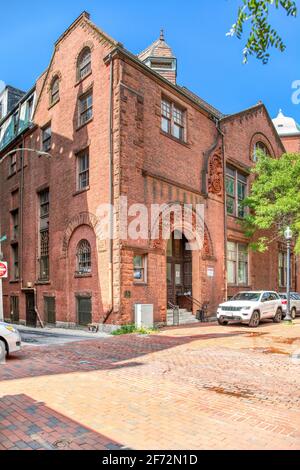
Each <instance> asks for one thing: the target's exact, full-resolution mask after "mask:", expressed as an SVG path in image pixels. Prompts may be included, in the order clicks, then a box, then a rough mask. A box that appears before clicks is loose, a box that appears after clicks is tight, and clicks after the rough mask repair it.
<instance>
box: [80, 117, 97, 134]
mask: <svg viewBox="0 0 300 470" xmlns="http://www.w3.org/2000/svg"><path fill="white" fill-rule="evenodd" d="M93 120H94V116H93V117H91V119H89V120H88V121H86V122H85V123H84V124H80V126H78V127H77V128H76V132H77V131H80V130H81V129H82V128H83V127H85V126H87V125H88V124H89V123H90V122H92V121H93Z"/></svg>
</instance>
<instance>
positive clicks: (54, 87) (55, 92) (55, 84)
mask: <svg viewBox="0 0 300 470" xmlns="http://www.w3.org/2000/svg"><path fill="white" fill-rule="evenodd" d="M58 100H59V78H58V77H55V78H54V79H53V81H52V84H51V95H50V104H55V103H57V101H58Z"/></svg>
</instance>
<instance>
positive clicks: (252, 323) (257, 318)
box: [249, 310, 260, 328]
mask: <svg viewBox="0 0 300 470" xmlns="http://www.w3.org/2000/svg"><path fill="white" fill-rule="evenodd" d="M259 322H260V314H259V312H258V311H257V310H255V312H253V313H252V317H251V319H250V322H249V326H250V327H251V328H257V327H258V325H259Z"/></svg>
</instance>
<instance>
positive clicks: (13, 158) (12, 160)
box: [9, 153, 17, 175]
mask: <svg viewBox="0 0 300 470" xmlns="http://www.w3.org/2000/svg"><path fill="white" fill-rule="evenodd" d="M16 172H17V154H16V153H13V154H12V155H10V157H9V175H14V174H15V173H16Z"/></svg>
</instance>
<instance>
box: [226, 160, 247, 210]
mask: <svg viewBox="0 0 300 470" xmlns="http://www.w3.org/2000/svg"><path fill="white" fill-rule="evenodd" d="M246 195H247V177H246V176H245V175H243V174H242V173H240V172H239V171H237V170H236V169H234V168H232V167H229V166H227V168H226V208H227V214H229V215H233V216H234V217H239V218H243V217H245V208H244V207H243V206H242V202H243V200H244V199H245V197H246Z"/></svg>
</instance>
